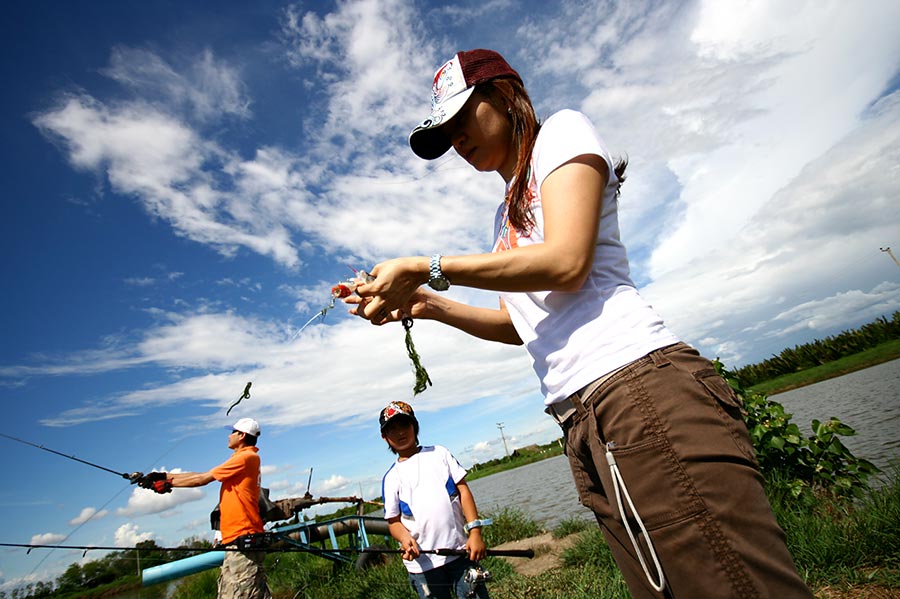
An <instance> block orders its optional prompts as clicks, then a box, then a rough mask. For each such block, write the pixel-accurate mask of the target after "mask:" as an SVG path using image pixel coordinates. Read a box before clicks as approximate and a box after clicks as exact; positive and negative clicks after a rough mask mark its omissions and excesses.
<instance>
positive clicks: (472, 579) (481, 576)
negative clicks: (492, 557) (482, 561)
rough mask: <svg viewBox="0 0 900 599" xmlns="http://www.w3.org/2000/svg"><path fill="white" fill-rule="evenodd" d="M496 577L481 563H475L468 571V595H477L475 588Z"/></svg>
mask: <svg viewBox="0 0 900 599" xmlns="http://www.w3.org/2000/svg"><path fill="white" fill-rule="evenodd" d="M493 579H494V575H493V574H491V573H490V571H488V570H485V569H484V568H482V567H481V566H479V565H477V564H476V565H474V566H472V567H471V568H469V570H468V571H467V572H466V578H465V580H466V583H467V584H468V585H469V592H468V593H466V597H474V596H475V588H476V587H477V586H478V585H480V584H484V583H486V582H490V581H491V580H493Z"/></svg>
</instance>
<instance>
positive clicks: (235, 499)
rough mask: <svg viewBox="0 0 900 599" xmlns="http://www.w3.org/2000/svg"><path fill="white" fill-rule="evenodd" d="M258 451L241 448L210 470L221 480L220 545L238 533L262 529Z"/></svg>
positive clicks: (226, 542)
mask: <svg viewBox="0 0 900 599" xmlns="http://www.w3.org/2000/svg"><path fill="white" fill-rule="evenodd" d="M258 452H259V449H257V448H256V447H252V446H249V447H242V448H240V449H238V450H237V451H235V452H234V453H233V454H232V456H231V457H230V458H228V460H227V461H226V462H224V463H223V464H221V465H219V466H216V467H215V468H213V469H212V470H210V471H209V472H210V474H212V475H213V478H215V479H216V480H217V481H219V482H220V483H222V490H221V491H220V492H219V511H220V512H221V516H220V521H219V530H221V531H222V544H223V545H227V544H228V543H230V542H231V541H233V540H235V539H236V538H238V537H239V536H241V535H245V534H249V533H254V532H262V531H263V522H262V518H260V517H259V487H260V474H259V455H257V454H258Z"/></svg>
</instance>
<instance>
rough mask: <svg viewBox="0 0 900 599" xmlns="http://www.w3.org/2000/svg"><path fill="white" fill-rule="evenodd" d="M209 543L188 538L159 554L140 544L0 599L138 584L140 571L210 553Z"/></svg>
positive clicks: (75, 565)
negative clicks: (201, 552)
mask: <svg viewBox="0 0 900 599" xmlns="http://www.w3.org/2000/svg"><path fill="white" fill-rule="evenodd" d="M210 548H212V543H210V542H209V541H207V540H205V539H197V538H192V539H188V540H186V541H184V544H183V545H181V546H180V547H179V549H183V551H160V547H159V545H157V544H156V541H152V540H150V541H141V542H140V543H138V544H137V545H135V548H134V549H125V550H123V551H113V552H111V553H107V554H106V555H104V556H103V557H101V558H99V559H96V560H90V561H87V562H85V563H84V564H79V563H77V562H76V563H73V564H71V565H70V566H69V567H68V568H67V569H66V571H65V572H63V573H62V574H60V575H59V576H58V577H57V578H56V580H55V581H39V582H35V583H31V584H27V585H24V586H22V587H19V588H16V589H13V590H11V591H9V592H8V593H7V592H6V591H0V599H43V598H45V597H59V596H65V595H67V594H72V595H75V594H77V593H79V592H84V590H85V589H93V588H96V587H99V586H102V585H105V584H109V583H113V582H117V581H125V580H138V579H139V577H140V570H142V569H144V568H149V567H152V566H158V565H160V564H165V563H168V562H171V561H175V560H179V559H184V558H186V557H190V556H192V555H197V551H196V549H210Z"/></svg>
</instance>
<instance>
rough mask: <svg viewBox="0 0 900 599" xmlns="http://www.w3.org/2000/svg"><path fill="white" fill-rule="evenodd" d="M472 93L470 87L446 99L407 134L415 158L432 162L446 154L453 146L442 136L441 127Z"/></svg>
mask: <svg viewBox="0 0 900 599" xmlns="http://www.w3.org/2000/svg"><path fill="white" fill-rule="evenodd" d="M474 91H475V88H474V87H470V88H468V89H466V90H463V91H461V92H460V93H458V94H456V95H455V96H453V97H452V98H447V100H446V101H444V102H441V104H440V105H439V106H438V107H437V108H436V109H435V110H433V111H432V112H431V114H430V115H429V116H428V118H426V119H425V120H424V121H422V122H421V123H419V125H418V126H417V127H416V128H415V129H413V130H412V133H410V134H409V147H410V148H411V149H412V151H413V152H414V153H415V154H416V156H418V157H419V158H424V159H425V160H434V159H435V158H440V157H441V156H443V155H444V154H446V153H447V150H449V149H450V146H451V145H453V144H451V143H450V139H449V138H448V137H447V136H446V134H444V131H443V126H444V125H446V124H447V122H448V121H449V120H450V119H452V118H453V117H454V116H456V113H457V112H459V111H460V109H462V107H463V106H465V104H466V102H467V101H468V100H469V97H470V96H471V95H472V92H474Z"/></svg>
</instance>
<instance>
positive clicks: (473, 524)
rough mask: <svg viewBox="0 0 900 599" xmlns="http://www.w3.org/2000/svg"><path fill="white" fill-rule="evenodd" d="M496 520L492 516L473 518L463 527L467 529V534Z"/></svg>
mask: <svg viewBox="0 0 900 599" xmlns="http://www.w3.org/2000/svg"><path fill="white" fill-rule="evenodd" d="M493 523H494V521H493V520H492V519H491V518H485V519H484V520H472V521H471V522H468V523H466V525H465V526H464V527H463V528H464V529H465V531H466V534H468V533H469V531H470V530H472V529H473V528H481V527H482V526H490V525H491V524H493Z"/></svg>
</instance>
